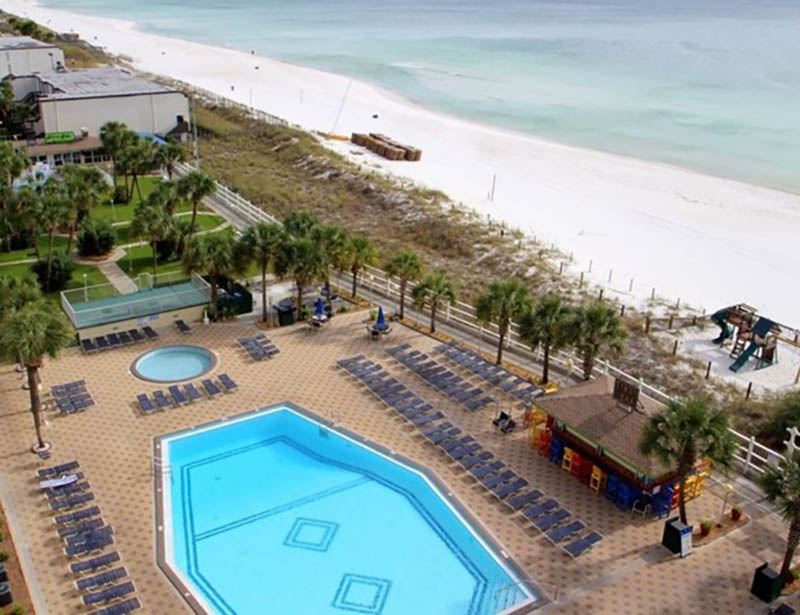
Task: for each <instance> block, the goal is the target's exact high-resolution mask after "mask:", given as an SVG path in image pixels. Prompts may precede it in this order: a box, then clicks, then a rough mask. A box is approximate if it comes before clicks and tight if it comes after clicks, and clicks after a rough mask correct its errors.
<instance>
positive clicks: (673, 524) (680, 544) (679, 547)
mask: <svg viewBox="0 0 800 615" xmlns="http://www.w3.org/2000/svg"><path fill="white" fill-rule="evenodd" d="M661 544H662V545H664V546H665V547H666V548H667V549H669V550H670V551H672V552H673V553H676V554H677V553H680V555H681V557H686V556H687V555H689V554H690V553H691V552H692V526H691V525H686V524H685V523H681V520H680V518H679V517H673V518H672V519H668V520H667V522H666V523H665V524H664V535H663V537H662V538H661Z"/></svg>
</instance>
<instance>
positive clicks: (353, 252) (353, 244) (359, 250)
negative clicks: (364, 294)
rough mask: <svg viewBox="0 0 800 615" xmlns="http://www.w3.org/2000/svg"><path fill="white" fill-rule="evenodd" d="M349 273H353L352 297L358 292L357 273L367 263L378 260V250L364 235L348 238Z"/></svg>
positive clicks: (373, 262)
mask: <svg viewBox="0 0 800 615" xmlns="http://www.w3.org/2000/svg"><path fill="white" fill-rule="evenodd" d="M347 253H348V260H349V265H350V273H352V274H353V298H354V299H355V297H356V295H357V294H358V274H359V272H360V271H361V270H362V269H363V268H364V267H366V266H367V265H374V264H375V263H377V262H378V252H377V250H375V246H374V245H373V243H372V242H371V241H370V240H369V239H367V238H366V237H365V236H364V235H354V236H353V237H351V238H350V241H349V246H348V249H347Z"/></svg>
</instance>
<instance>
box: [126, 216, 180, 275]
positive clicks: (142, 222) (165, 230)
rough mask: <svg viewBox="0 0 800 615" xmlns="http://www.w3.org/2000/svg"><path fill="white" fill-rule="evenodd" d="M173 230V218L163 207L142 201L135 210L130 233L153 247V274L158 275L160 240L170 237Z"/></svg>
mask: <svg viewBox="0 0 800 615" xmlns="http://www.w3.org/2000/svg"><path fill="white" fill-rule="evenodd" d="M172 232H173V220H172V216H170V215H169V214H168V213H167V212H166V211H165V210H164V209H163V208H161V207H158V206H156V205H152V204H149V203H140V204H139V205H138V206H137V207H136V210H135V211H134V212H133V220H131V226H130V233H131V235H132V236H134V237H141V238H144V239H146V240H147V243H149V244H150V246H151V247H152V248H153V275H158V242H159V241H164V240H165V239H168V238H169V237H170V235H171V234H172Z"/></svg>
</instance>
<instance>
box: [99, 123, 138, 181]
mask: <svg viewBox="0 0 800 615" xmlns="http://www.w3.org/2000/svg"><path fill="white" fill-rule="evenodd" d="M135 136H136V134H135V133H134V132H133V131H132V130H130V129H129V128H128V127H127V126H126V125H125V124H123V123H122V122H106V123H105V124H103V125H102V126H101V127H100V141H101V142H102V143H103V149H104V150H105V152H106V154H108V156H109V157H110V158H111V166H112V169H113V177H114V187H115V188H116V187H117V164H118V163H119V158H120V155H121V154H122V152H123V151H124V149H125V147H126V146H127V145H128V144H129V143H130V142H131V141H132V140H133V138H134V137H135Z"/></svg>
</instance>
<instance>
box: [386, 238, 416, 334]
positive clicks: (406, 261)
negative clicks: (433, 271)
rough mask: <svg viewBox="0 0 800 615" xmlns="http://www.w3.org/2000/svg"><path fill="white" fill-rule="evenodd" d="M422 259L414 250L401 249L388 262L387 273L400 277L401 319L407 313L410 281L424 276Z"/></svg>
mask: <svg viewBox="0 0 800 615" xmlns="http://www.w3.org/2000/svg"><path fill="white" fill-rule="evenodd" d="M422 271H423V266H422V260H420V258H419V255H418V254H417V253H416V252H414V251H413V250H400V251H399V252H396V253H395V254H393V255H392V257H391V258H390V259H389V262H387V263H386V273H388V274H389V275H391V276H394V277H396V278H399V279H400V320H402V319H403V317H404V316H405V313H406V289H407V288H408V283H409V282H416V281H417V280H419V279H420V278H421V277H422Z"/></svg>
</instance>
